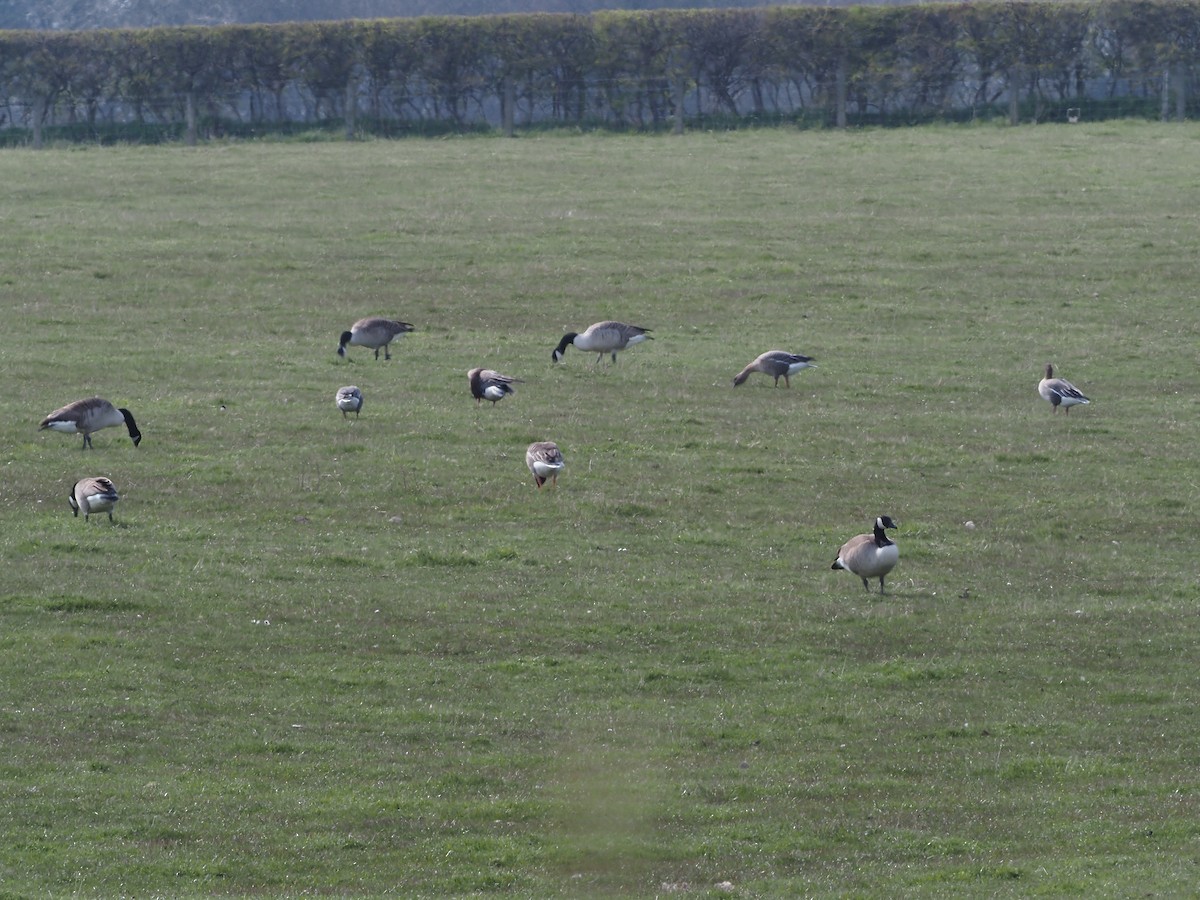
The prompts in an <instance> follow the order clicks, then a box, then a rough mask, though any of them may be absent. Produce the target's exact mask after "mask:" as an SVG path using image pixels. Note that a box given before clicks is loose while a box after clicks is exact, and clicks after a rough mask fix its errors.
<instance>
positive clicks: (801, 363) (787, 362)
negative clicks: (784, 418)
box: [733, 350, 817, 387]
mask: <svg viewBox="0 0 1200 900" xmlns="http://www.w3.org/2000/svg"><path fill="white" fill-rule="evenodd" d="M816 367H817V364H816V363H815V362H813V359H812V357H811V356H801V355H800V354H799V353H788V352H787V351H786V350H768V351H767V352H766V353H761V354H759V355H758V356H756V357H755V358H754V361H753V362H752V363H750V365H748V366H746V368H744V369H742V371H740V372H738V373H737V374H736V375H734V376H733V386H734V387H737V386H738V385H739V384H741V383H742V382H744V381H745V380H746V379H747V378H749V377H750V375H751V373H753V372H762V373H763V374H764V375H771V376H774V378H775V387H779V379H780V378H782V379H783V381H784V384H786V385H787V386H788V387H791V386H792V378H791V377H792V376H793V375H795V374H796V373H797V372H801V371H803V370H804V369H815V368H816Z"/></svg>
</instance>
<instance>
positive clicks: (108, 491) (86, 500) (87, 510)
mask: <svg viewBox="0 0 1200 900" xmlns="http://www.w3.org/2000/svg"><path fill="white" fill-rule="evenodd" d="M120 499H121V498H120V497H118V496H117V489H116V488H115V487H114V486H113V483H112V482H111V481H109V480H108V479H107V478H104V477H95V478H80V479H79V480H78V481H77V482H75V487H74V488H72V489H71V493H70V494H68V495H67V502H68V503H70V504H71V509H72V510H74V515H75V517H76V518H78V517H79V511H80V510H81V509H82V510H83V520H84V521H85V522H86V521H88V516H90V515H91V514H92V513H94V512H95V513H98V512H107V513H108V521H110V522H111V521H112V511H113V506H114V505H115V504H116V502H117V501H118V500H120Z"/></svg>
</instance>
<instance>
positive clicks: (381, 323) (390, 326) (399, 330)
mask: <svg viewBox="0 0 1200 900" xmlns="http://www.w3.org/2000/svg"><path fill="white" fill-rule="evenodd" d="M410 331H416V329H415V328H413V327H412V326H411V325H409V324H408V323H407V322H397V321H395V320H394V319H381V318H378V317H376V316H371V317H369V318H366V319H359V320H358V321H357V322H355V323H354V324H353V325H351V326H350V330H349V331H343V332H342V337H341V340H340V341H339V342H338V356H346V345H347V344H356V345H358V346H359V347H373V348H374V349H375V358H376V359H379V348H380V347H382V348H383V358H384V359H391V358H392V354H391V353H389V352H388V344H390V343H391V342H392V340H393V339H394V338H395V337H396V336H397V335H401V334H407V333H408V332H410ZM347 358H349V357H347Z"/></svg>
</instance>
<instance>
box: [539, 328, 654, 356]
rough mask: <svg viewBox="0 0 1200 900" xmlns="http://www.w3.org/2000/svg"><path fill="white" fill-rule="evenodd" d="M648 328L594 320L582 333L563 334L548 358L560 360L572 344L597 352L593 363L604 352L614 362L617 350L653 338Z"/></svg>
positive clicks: (581, 348)
mask: <svg viewBox="0 0 1200 900" xmlns="http://www.w3.org/2000/svg"><path fill="white" fill-rule="evenodd" d="M649 330H650V329H649V328H640V327H639V326H637V325H626V324H625V323H624V322H596V323H595V324H594V325H589V326H588V327H587V330H585V331H584V332H582V333H576V332H574V331H568V332H567V333H566V334H564V335H563V337H562V340H561V341H559V342H558V346H557V347H555V348H554V351H553V352H552V353H551V354H550V358H551V359H552V360H554V361H555V362H562V358H563V355H564V354H565V353H566V352H567V347H569V346H571V345H572V344H573V345H574V346H576V347H578V348H579V349H580V350H585V351H588V352H591V353H595V354H597V356H596V362H595V363H593V365H597V364H599V362H600V360H602V359H604V354H606V353H611V354H612V361H613V362H614V363H616V361H617V352H618V351H620V350H624V349H625V348H626V347H629V346H631V345H633V344H640V343H641V342H642V341H649V340H653V339H652V338H651V337H650V335H649V334H647V333H646V332H648V331H649Z"/></svg>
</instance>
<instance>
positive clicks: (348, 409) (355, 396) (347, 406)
mask: <svg viewBox="0 0 1200 900" xmlns="http://www.w3.org/2000/svg"><path fill="white" fill-rule="evenodd" d="M336 402H337V408H338V409H340V410H341V411H342V418H343V419H344V418H346V413H354V418H356V419H357V418H358V414H359V412H360V411H361V410H362V405H363V395H362V391H360V390H359V389H358V388H357V387H355V386H354V385H352V384H348V385H346V386H345V387H342V388H338V392H337V398H336Z"/></svg>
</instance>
